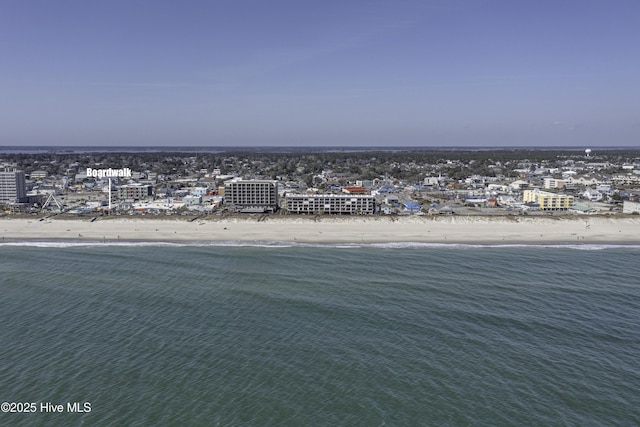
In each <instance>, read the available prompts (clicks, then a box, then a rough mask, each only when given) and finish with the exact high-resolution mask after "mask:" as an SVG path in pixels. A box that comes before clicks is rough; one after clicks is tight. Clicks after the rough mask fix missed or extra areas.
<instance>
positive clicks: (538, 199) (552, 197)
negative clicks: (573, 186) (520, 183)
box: [522, 190, 573, 211]
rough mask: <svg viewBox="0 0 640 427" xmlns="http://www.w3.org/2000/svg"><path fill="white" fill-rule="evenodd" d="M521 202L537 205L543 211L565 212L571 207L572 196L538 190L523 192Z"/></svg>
mask: <svg viewBox="0 0 640 427" xmlns="http://www.w3.org/2000/svg"><path fill="white" fill-rule="evenodd" d="M522 201H523V202H524V203H537V204H538V205H540V209H541V210H543V211H566V210H567V209H569V208H570V207H571V206H573V196H567V195H566V194H555V193H548V192H546V191H539V190H525V191H524V193H523V195H522Z"/></svg>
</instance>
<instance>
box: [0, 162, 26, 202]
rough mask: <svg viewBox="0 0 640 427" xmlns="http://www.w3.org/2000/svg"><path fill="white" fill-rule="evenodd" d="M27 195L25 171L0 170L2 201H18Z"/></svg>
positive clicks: (0, 195) (0, 194) (0, 200)
mask: <svg viewBox="0 0 640 427" xmlns="http://www.w3.org/2000/svg"><path fill="white" fill-rule="evenodd" d="M26 197H27V185H26V180H25V176H24V172H23V171H18V170H13V171H9V170H4V171H0V203H1V204H8V203H17V202H20V200H21V199H24V198H26Z"/></svg>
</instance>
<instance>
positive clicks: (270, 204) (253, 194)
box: [224, 178, 278, 212]
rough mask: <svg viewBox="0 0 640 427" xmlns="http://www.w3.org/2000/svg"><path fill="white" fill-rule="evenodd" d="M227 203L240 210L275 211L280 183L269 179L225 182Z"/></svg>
mask: <svg viewBox="0 0 640 427" xmlns="http://www.w3.org/2000/svg"><path fill="white" fill-rule="evenodd" d="M224 198H225V204H226V205H228V206H229V207H230V208H231V209H233V210H235V211H238V212H275V211H276V210H277V209H278V183H277V181H268V180H243V179H237V178H236V179H232V180H231V181H227V182H225V184H224Z"/></svg>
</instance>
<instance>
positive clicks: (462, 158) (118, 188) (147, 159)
mask: <svg viewBox="0 0 640 427" xmlns="http://www.w3.org/2000/svg"><path fill="white" fill-rule="evenodd" d="M639 200H640V151H638V150H612V149H607V150H604V149H603V150H595V149H593V150H592V149H580V150H577V149H574V150H548V149H547V150H524V149H520V150H519V149H513V150H498V149H496V150H427V149H424V150H410V149H407V150H395V151H392V150H389V151H381V150H374V149H372V150H367V151H364V150H354V151H348V150H347V151H338V150H333V151H332V150H324V151H312V150H311V149H308V150H265V149H261V150H246V151H231V150H229V151H220V152H207V151H206V150H202V151H201V152H198V150H195V151H194V152H155V151H152V152H77V153H76V152H60V151H51V152H44V153H42V152H38V153H28V152H21V153H0V205H1V206H2V214H3V215H8V216H23V215H40V216H52V215H61V216H71V217H83V216H90V217H97V216H105V215H114V216H123V215H124V216H127V215H128V216H152V217H157V216H176V215H180V216H188V217H194V218H202V217H206V216H208V215H218V216H222V217H229V216H243V215H245V216H246V215H252V216H256V215H258V216H259V217H262V216H266V215H306V216H313V217H318V216H326V215H332V216H346V215H349V216H363V215H364V216H376V215H381V216H398V215H402V216H405V215H428V216H435V215H466V216H511V215H533V216H540V215H543V216H546V215H552V216H557V215H593V214H600V215H628V214H631V215H637V214H640V201H639Z"/></svg>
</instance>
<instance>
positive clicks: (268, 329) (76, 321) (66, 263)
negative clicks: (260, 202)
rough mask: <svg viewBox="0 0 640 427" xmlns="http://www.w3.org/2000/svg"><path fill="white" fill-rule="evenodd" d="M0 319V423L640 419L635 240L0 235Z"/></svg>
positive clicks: (638, 250) (639, 270)
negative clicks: (46, 238)
mask: <svg viewBox="0 0 640 427" xmlns="http://www.w3.org/2000/svg"><path fill="white" fill-rule="evenodd" d="M0 324H1V328H0V361H1V363H0V402H9V404H10V406H3V408H9V410H10V412H3V413H0V425H11V426H21V425H24V426H34V425H35V426H38V425H41V426H69V425H87V426H89V425H91V426H93V425H100V426H121V425H138V426H147V425H149V426H159V425H175V426H183V425H202V426H282V425H295V426H305V425H308V426H316V425H317V426H347V425H348V426H418V425H438V426H440V425H452V426H466V425H468V426H476V425H487V426H499V425H519V426H520V425H563V426H565V425H568V426H605V425H606V426H616V425H617V426H632V425H640V247H638V246H589V245H585V246H574V247H569V246H455V245H402V244H398V245H372V246H364V247H363V246H349V245H345V246H334V247H331V246H313V245H309V246H304V245H299V246H279V245H254V246H242V245H233V244H226V245H218V246H215V245H214V246H207V245H197V244H195V245H170V244H167V245H158V244H147V245H144V244H140V245H136V246H131V245H128V244H120V245H108V244H106V245H102V244H95V245H86V244H84V245H83V244H58V243H43V244H39V245H38V244H33V243H30V244H4V245H0ZM20 403H21V404H20ZM74 403H77V406H75V410H76V411H75V412H73V411H69V409H74V407H73V404H74ZM85 403H87V404H88V405H89V406H88V407H87V406H85ZM31 404H34V405H33V406H31ZM48 404H51V405H53V407H54V408H56V406H55V405H58V404H62V405H63V411H62V412H52V411H51V410H49V412H47V408H51V406H48ZM68 404H70V405H71V406H72V407H71V408H69V407H68V406H67V405H68ZM3 405H4V403H3ZM33 407H35V411H34V412H31V413H24V412H11V410H16V411H17V410H21V411H24V410H25V408H26V409H29V408H33ZM79 408H81V409H83V410H84V412H78V411H77V409H79ZM87 409H89V410H87Z"/></svg>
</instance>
